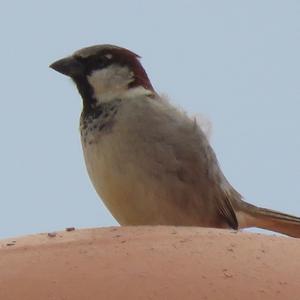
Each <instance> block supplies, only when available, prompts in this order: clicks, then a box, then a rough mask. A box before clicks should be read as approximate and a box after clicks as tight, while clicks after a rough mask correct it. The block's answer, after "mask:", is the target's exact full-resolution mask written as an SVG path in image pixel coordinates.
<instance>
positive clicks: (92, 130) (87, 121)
mask: <svg viewBox="0 0 300 300" xmlns="http://www.w3.org/2000/svg"><path fill="white" fill-rule="evenodd" d="M121 103H122V100H121V99H115V100H112V101H110V102H107V103H101V104H99V105H97V106H96V107H94V108H93V109H91V108H89V109H85V108H83V111H82V113H81V117H80V133H81V137H82V142H83V143H84V144H85V145H87V144H88V145H91V144H93V143H95V142H96V139H95V137H96V136H97V137H99V134H104V133H109V132H110V131H111V130H112V129H113V126H114V124H115V122H116V120H115V116H116V115H117V113H118V110H119V107H120V105H121Z"/></svg>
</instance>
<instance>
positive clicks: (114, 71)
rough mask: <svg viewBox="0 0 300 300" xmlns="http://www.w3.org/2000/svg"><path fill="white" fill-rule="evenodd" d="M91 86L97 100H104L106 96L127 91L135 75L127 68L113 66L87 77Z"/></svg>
mask: <svg viewBox="0 0 300 300" xmlns="http://www.w3.org/2000/svg"><path fill="white" fill-rule="evenodd" d="M87 80H88V82H89V84H90V85H91V86H92V88H93V90H94V96H95V97H96V98H97V99H103V98H104V97H105V95H106V94H109V95H112V94H114V93H116V92H120V91H123V90H127V88H128V84H129V83H130V82H132V81H133V80H134V79H133V74H132V72H130V70H129V69H128V68H127V67H121V66H119V65H115V64H112V65H110V66H108V67H106V68H104V69H100V70H95V71H93V72H92V73H91V75H89V76H87Z"/></svg>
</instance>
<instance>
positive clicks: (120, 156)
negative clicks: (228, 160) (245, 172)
mask: <svg viewBox="0 0 300 300" xmlns="http://www.w3.org/2000/svg"><path fill="white" fill-rule="evenodd" d="M50 67H51V68H52V69H54V70H55V71H57V72H59V73H62V74H64V75H66V76H68V77H70V78H71V80H72V81H73V82H74V83H75V85H76V87H77V89H78V92H79V94H80V95H81V98H82V101H83V106H82V107H83V108H82V112H81V116H80V135H81V142H82V149H83V155H84V160H85V164H86V167H87V172H88V174H89V177H90V179H91V181H92V184H93V186H94V188H95V190H96V192H97V193H98V195H99V196H100V198H101V199H102V201H103V202H104V204H105V205H106V207H107V208H108V210H109V211H110V212H111V214H112V215H113V216H114V218H115V219H116V220H117V221H118V222H119V224H120V225H133V226H134V225H170V226H171V225H174V226H199V227H210V228H224V229H234V230H239V229H243V228H249V227H258V228H262V229H267V230H271V231H275V232H278V233H282V234H285V235H288V236H291V237H296V238H299V237H300V218H298V217H295V216H292V215H289V214H285V213H282V212H278V211H274V210H270V209H267V208H262V207H258V206H255V205H252V204H250V203H248V202H246V201H245V199H244V197H243V196H242V195H241V194H240V193H239V192H238V191H237V190H235V188H234V187H233V186H232V185H231V184H230V183H229V181H228V180H227V179H226V177H225V176H224V174H223V172H222V170H221V168H220V165H219V162H218V159H217V157H216V154H215V152H214V150H213V148H212V146H211V145H210V142H209V139H208V137H207V136H206V134H205V132H204V131H203V130H202V128H201V126H200V125H199V124H198V122H197V121H196V120H195V119H193V118H191V117H190V116H188V114H187V113H186V112H185V111H183V110H182V109H179V108H177V107H176V106H174V105H173V104H172V103H171V102H170V101H169V99H167V97H164V96H161V95H160V94H159V93H157V92H156V90H155V89H154V88H153V85H152V84H151V81H150V79H149V77H148V75H147V73H146V71H145V69H144V68H143V66H142V64H141V57H140V56H139V55H137V54H135V53H134V52H132V51H131V50H129V49H126V48H123V47H119V46H115V45H109V44H102V45H94V46H89V47H85V48H82V49H80V50H77V51H75V52H74V53H73V54H71V55H70V56H67V57H64V58H62V59H59V60H57V61H55V62H54V63H52V64H51V65H50Z"/></svg>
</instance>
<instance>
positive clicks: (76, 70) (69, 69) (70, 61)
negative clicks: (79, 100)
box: [49, 56, 83, 77]
mask: <svg viewBox="0 0 300 300" xmlns="http://www.w3.org/2000/svg"><path fill="white" fill-rule="evenodd" d="M49 67H50V68H52V69H53V70H55V71H57V72H59V73H62V74H64V75H67V76H70V77H74V76H78V75H80V74H82V71H83V66H82V64H81V63H80V62H79V61H78V60H76V59H75V58H74V57H73V56H69V57H66V58H63V59H60V60H57V61H55V62H54V63H53V64H51V65H50V66H49Z"/></svg>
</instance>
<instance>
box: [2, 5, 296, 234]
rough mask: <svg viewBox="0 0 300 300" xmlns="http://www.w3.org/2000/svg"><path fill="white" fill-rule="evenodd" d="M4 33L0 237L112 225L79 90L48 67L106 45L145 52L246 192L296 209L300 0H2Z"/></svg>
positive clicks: (159, 82) (154, 76)
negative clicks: (81, 128) (90, 169)
mask: <svg viewBox="0 0 300 300" xmlns="http://www.w3.org/2000/svg"><path fill="white" fill-rule="evenodd" d="M0 31H1V48H0V51H1V100H0V101H1V110H0V136H1V155H0V166H1V168H0V180H1V188H0V238H3V237H7V236H16V235H23V234H28V233H37V232H45V231H54V230H60V229H64V228H65V227H69V226H75V227H92V226H107V225H114V224H116V222H115V221H114V220H113V218H112V217H111V216H110V214H109V212H108V211H107V210H106V209H105V208H104V206H103V205H102V203H101V202H100V201H99V198H98V196H97V195H96V193H95V191H94V189H93V187H92V185H91V183H90V181H89V179H88V176H87V172H86V170H85V166H84V163H83V157H82V153H81V145H80V139H79V132H78V119H79V114H80V110H81V99H80V97H79V94H78V93H77V91H76V89H75V87H74V86H73V84H72V83H71V81H70V80H68V78H66V77H64V76H61V75H60V74H58V73H56V72H54V71H53V70H51V69H49V68H48V65H49V64H50V63H51V62H53V61H54V60H56V59H58V58H61V57H63V56H64V55H68V54H70V53H72V52H73V51H74V50H76V49H78V48H81V47H84V46H88V45H93V44H100V43H112V44H117V45H119V46H123V47H127V48H129V49H132V50H133V51H134V52H136V53H138V54H140V55H141V56H142V63H143V65H144V67H145V68H146V70H147V71H148V74H149V76H150V78H151V80H152V82H153V85H154V86H155V88H156V89H157V90H158V91H160V92H165V93H167V94H168V95H169V96H170V97H171V98H172V99H173V102H174V103H176V104H177V105H179V106H181V107H183V108H185V109H186V110H187V111H188V112H190V113H192V114H195V113H198V112H201V113H203V114H205V115H206V116H208V117H209V118H210V120H211V121H212V123H213V138H212V143H213V146H214V149H215V151H216V152H217V155H218V158H219V161H220V163H221V165H222V167H223V170H224V173H225V175H226V176H227V178H228V179H229V180H230V181H231V183H232V184H233V185H234V186H235V187H236V188H237V189H238V190H239V191H240V192H241V193H242V194H243V195H244V196H245V197H246V198H247V199H248V200H249V201H250V202H252V203H254V204H257V205H261V206H266V207H270V208H273V209H277V210H282V211H285V212H289V213H292V214H296V215H300V183H299V181H300V158H299V153H300V136H299V129H300V119H299V114H300V84H299V80H300V59H299V53H300V2H299V1H297V0H295V1H291V0H287V1H276V0H268V1H261V0H254V1H221V0H220V1H196V0H195V1H170V0H169V1H158V0H156V1H137V0H136V1H130V0H127V1H29V0H28V1H22V2H21V1H6V2H4V1H3V2H2V5H1V12H0Z"/></svg>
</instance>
